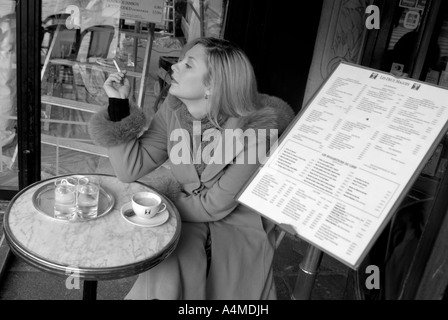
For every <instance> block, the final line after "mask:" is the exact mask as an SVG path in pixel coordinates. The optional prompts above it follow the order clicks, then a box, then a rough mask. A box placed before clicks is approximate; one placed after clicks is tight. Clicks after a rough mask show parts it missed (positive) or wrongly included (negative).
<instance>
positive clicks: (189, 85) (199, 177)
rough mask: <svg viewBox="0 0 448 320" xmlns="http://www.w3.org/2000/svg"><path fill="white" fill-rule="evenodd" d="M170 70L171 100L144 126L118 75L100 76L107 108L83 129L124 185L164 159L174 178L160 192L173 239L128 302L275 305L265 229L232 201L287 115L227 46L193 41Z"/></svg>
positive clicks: (269, 234)
mask: <svg viewBox="0 0 448 320" xmlns="http://www.w3.org/2000/svg"><path fill="white" fill-rule="evenodd" d="M172 70H173V73H172V81H171V87H170V89H169V95H168V96H167V98H166V99H165V101H164V102H163V104H162V106H161V107H160V109H159V110H158V111H157V113H156V114H155V116H154V118H153V119H152V121H151V122H150V125H149V128H148V129H147V130H145V127H147V123H146V119H145V116H144V113H143V112H142V110H141V109H138V108H135V107H130V108H129V103H128V100H127V97H128V95H129V82H128V80H127V79H126V77H125V75H124V74H123V73H115V74H112V75H110V76H109V78H108V79H107V80H106V82H105V84H104V89H105V91H106V93H107V95H108V96H109V98H110V99H109V100H110V105H109V107H108V110H105V111H104V112H100V113H98V114H96V115H95V116H94V117H93V118H92V120H91V123H90V127H89V128H90V134H91V136H92V138H93V139H94V141H96V143H97V144H100V145H103V146H106V147H108V153H109V158H110V161H111V164H112V166H113V168H114V171H115V173H116V175H117V177H118V178H119V179H120V180H122V181H125V182H131V181H135V180H137V179H140V178H142V177H144V176H145V175H148V174H149V173H150V172H151V171H153V170H154V169H155V168H157V167H158V166H160V165H161V164H162V163H164V162H165V161H166V160H167V159H168V158H169V159H170V160H171V175H172V178H171V179H166V180H164V181H165V182H166V183H165V184H164V185H159V187H158V189H159V191H160V192H162V193H165V194H166V195H168V196H169V197H170V199H171V200H172V201H173V202H174V204H175V205H176V207H177V209H178V210H179V213H180V215H181V217H182V231H181V237H180V240H179V243H178V246H177V248H176V249H175V251H174V252H173V253H172V254H171V255H170V256H169V257H168V258H167V259H166V260H164V261H163V262H162V263H160V264H159V265H157V266H156V267H154V268H152V269H150V270H148V271H146V272H144V273H142V274H140V275H139V277H138V279H137V281H136V283H135V284H134V286H133V288H132V289H131V291H130V292H129V294H128V295H127V296H126V299H275V298H276V292H275V285H274V281H273V273H272V272H273V271H272V261H273V256H274V240H275V239H274V237H275V235H274V232H273V225H272V224H271V223H269V222H267V221H266V220H264V219H263V218H262V217H261V216H260V215H258V214H257V213H254V212H253V211H251V210H250V209H249V208H247V207H244V206H242V205H239V204H238V203H237V202H236V201H235V195H236V194H237V193H238V191H239V190H240V189H241V188H242V187H243V186H244V184H245V183H246V182H247V180H248V179H249V178H250V176H251V175H252V174H253V173H254V171H255V170H256V169H257V167H258V165H259V162H260V160H261V159H262V157H260V154H259V150H265V145H266V143H267V144H268V145H271V144H272V142H273V140H275V139H276V138H277V137H278V136H279V135H280V134H281V132H282V131H283V130H284V129H285V128H286V126H287V125H288V124H289V122H290V121H291V120H292V119H293V117H294V113H293V111H292V109H291V108H290V107H289V106H288V105H287V104H286V103H285V102H284V101H282V100H280V99H279V98H275V97H270V96H267V95H263V94H259V93H258V92H257V85H256V80H255V75H254V71H253V69H252V66H251V64H250V62H249V60H248V58H247V57H246V55H245V54H244V53H243V52H242V51H241V49H239V48H238V47H237V46H235V45H234V44H232V43H230V42H228V41H226V40H222V39H216V38H200V39H196V40H194V41H193V42H191V43H189V44H188V45H187V46H186V48H185V54H184V55H183V56H182V58H181V59H180V60H179V62H178V63H176V64H175V65H173V66H172ZM260 129H261V130H260ZM142 130H143V131H144V132H143V133H141V131H142ZM266 132H267V133H266ZM246 133H249V134H246ZM254 134H255V138H256V139H253V138H254ZM186 137H187V138H186ZM229 137H230V138H229ZM235 137H236V138H235ZM254 154H257V156H256V157H254V156H253V155H254ZM261 156H262V155H261ZM254 159H256V161H254Z"/></svg>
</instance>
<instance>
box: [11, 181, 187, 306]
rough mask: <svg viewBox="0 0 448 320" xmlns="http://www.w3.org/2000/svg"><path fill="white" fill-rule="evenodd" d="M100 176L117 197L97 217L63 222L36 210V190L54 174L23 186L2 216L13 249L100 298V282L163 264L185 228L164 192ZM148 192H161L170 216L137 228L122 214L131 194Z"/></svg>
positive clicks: (104, 185) (39, 266)
mask: <svg viewBox="0 0 448 320" xmlns="http://www.w3.org/2000/svg"><path fill="white" fill-rule="evenodd" d="M88 175H92V174H88ZM96 176H98V177H100V180H101V182H100V183H101V186H102V187H103V188H104V190H106V191H107V193H109V194H110V195H112V196H113V197H114V199H115V203H114V206H113V207H112V209H111V210H110V211H109V212H107V213H106V214H104V215H102V216H100V217H98V218H96V219H92V220H89V221H61V220H57V219H55V218H53V217H51V216H49V215H47V214H45V213H43V212H42V211H41V210H38V209H37V208H36V207H35V205H34V203H35V201H33V195H34V193H35V192H36V191H37V190H39V189H41V188H42V186H43V185H44V184H49V183H51V182H52V181H53V180H54V179H55V178H51V179H47V180H43V181H39V182H36V183H34V184H32V185H30V186H28V187H27V188H25V189H23V190H21V191H20V192H19V193H18V194H17V195H16V196H15V197H14V198H13V199H12V200H11V202H10V204H9V206H8V208H7V209H6V212H5V216H4V231H5V237H6V240H7V241H8V244H9V246H10V248H11V250H12V252H13V253H14V254H15V255H17V256H18V257H20V258H22V259H24V260H25V261H26V262H28V263H29V264H31V265H33V266H35V267H36V268H38V269H41V270H43V271H47V272H50V273H53V274H57V275H62V276H65V277H68V276H70V275H72V276H73V275H74V276H79V278H80V279H82V280H84V298H85V299H86V296H88V297H87V298H95V297H96V284H97V282H96V281H98V280H111V279H119V278H124V277H129V276H133V275H136V274H138V273H141V272H144V271H146V270H148V269H150V268H152V267H154V266H155V265H157V264H159V263H160V262H161V261H163V259H165V258H166V257H167V256H168V255H169V254H171V252H172V251H173V250H174V249H175V247H176V245H177V242H178V239H179V235H180V229H181V222H180V221H181V220H180V216H179V212H178V211H177V209H176V207H175V206H174V205H173V203H172V202H171V201H170V200H169V199H168V198H166V197H165V196H164V195H162V194H160V193H158V192H157V191H155V190H154V189H152V188H150V187H148V186H146V185H144V184H142V183H139V182H133V183H123V182H120V181H119V180H118V179H117V178H116V177H114V176H110V175H103V174H96ZM145 190H146V191H147V190H149V191H152V192H154V193H157V194H158V195H160V196H161V197H162V198H163V199H164V201H165V203H166V205H167V210H168V212H169V218H168V220H167V221H166V222H165V223H164V224H162V225H160V226H156V227H140V226H136V225H133V224H131V223H129V222H128V221H126V220H125V219H124V218H123V217H122V216H121V213H120V210H121V208H122V206H123V205H125V204H127V203H128V202H129V201H130V197H131V195H132V194H134V193H136V192H139V191H145Z"/></svg>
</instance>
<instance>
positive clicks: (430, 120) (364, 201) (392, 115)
mask: <svg viewBox="0 0 448 320" xmlns="http://www.w3.org/2000/svg"><path fill="white" fill-rule="evenodd" d="M446 101H448V90H445V89H443V88H440V87H437V86H433V85H430V84H426V83H423V82H418V81H415V80H413V79H404V78H397V77H395V76H393V75H391V74H388V73H385V72H382V71H377V70H373V69H368V68H364V67H360V66H356V65H352V64H348V63H341V64H339V66H338V67H337V68H336V70H335V71H334V72H333V73H332V75H331V76H330V77H329V78H328V79H327V81H326V82H325V83H324V85H323V86H322V87H321V88H320V90H318V92H317V93H316V95H315V96H314V98H313V99H311V102H310V103H309V104H308V106H307V107H306V108H305V109H304V110H303V111H302V112H301V114H300V115H298V116H297V117H296V118H295V120H294V121H293V123H292V124H291V125H290V126H289V128H288V130H287V131H286V132H285V133H284V134H283V136H282V139H281V141H280V143H279V145H278V147H277V148H276V149H275V151H273V152H272V154H271V156H270V157H269V158H268V159H267V161H266V162H265V164H264V165H263V166H260V168H259V169H258V171H257V172H256V173H255V174H254V175H253V176H252V178H251V179H250V181H249V182H248V183H247V185H246V186H245V187H244V188H243V190H242V191H240V193H239V195H238V196H237V200H238V201H239V202H240V203H242V204H243V205H246V206H248V207H250V208H252V209H253V210H255V211H257V212H258V213H260V214H261V215H263V216H265V217H267V218H268V219H270V220H272V221H274V222H275V223H277V224H279V225H280V226H283V227H284V229H285V230H287V231H290V232H291V233H294V234H297V235H298V236H299V237H301V238H303V239H304V240H305V241H307V242H309V243H311V244H312V245H313V246H315V247H317V248H318V249H320V250H322V251H324V252H326V253H327V254H329V255H331V256H333V257H334V258H336V259H338V260H340V261H341V262H343V263H345V264H346V265H348V266H350V267H351V268H354V269H356V268H357V267H358V266H359V265H360V263H361V262H362V261H363V258H364V257H365V255H366V254H367V252H368V250H369V249H370V248H371V246H372V245H373V244H374V242H375V240H376V239H377V237H378V236H379V235H380V233H381V231H382V230H383V229H384V227H385V226H386V224H387V223H388V221H389V220H390V218H391V216H392V215H393V214H394V213H395V212H396V210H397V209H398V208H399V206H400V204H401V202H402V200H403V199H404V198H405V196H406V194H407V193H408V192H409V190H410V188H411V187H412V185H413V183H414V182H415V180H416V178H417V177H418V176H419V174H420V172H421V171H422V169H423V168H424V166H425V164H426V163H427V162H428V160H429V159H430V157H431V155H432V154H433V153H434V151H435V150H436V148H437V146H438V144H439V142H440V141H441V139H442V138H443V135H444V133H445V132H446V131H447V129H448V107H447V105H446Z"/></svg>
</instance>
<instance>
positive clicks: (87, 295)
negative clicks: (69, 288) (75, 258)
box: [82, 280, 98, 300]
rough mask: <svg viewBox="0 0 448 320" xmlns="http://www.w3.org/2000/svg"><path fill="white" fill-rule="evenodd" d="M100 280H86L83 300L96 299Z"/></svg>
mask: <svg viewBox="0 0 448 320" xmlns="http://www.w3.org/2000/svg"><path fill="white" fill-rule="evenodd" d="M97 285H98V281H95V280H84V286H83V292H82V299H83V300H96V288H97Z"/></svg>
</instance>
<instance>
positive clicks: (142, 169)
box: [89, 105, 170, 182]
mask: <svg viewBox="0 0 448 320" xmlns="http://www.w3.org/2000/svg"><path fill="white" fill-rule="evenodd" d="M168 112H170V111H169V110H168V108H167V106H166V105H162V107H161V108H160V109H159V111H158V112H157V113H156V114H155V116H154V118H153V119H152V121H151V122H150V124H149V128H148V129H147V130H145V126H146V123H147V120H146V119H145V114H144V113H143V112H142V111H141V110H140V109H138V108H137V109H136V108H131V114H130V115H129V116H128V117H126V118H124V119H122V120H121V121H118V122H112V121H110V120H109V119H108V115H107V113H105V112H103V113H99V114H97V115H95V119H93V120H91V122H90V123H89V126H90V128H89V131H90V135H91V136H92V139H93V140H94V141H95V143H96V144H99V145H103V146H105V147H107V151H108V155H109V159H110V162H111V164H112V167H113V168H114V171H115V174H116V175H117V177H118V179H119V180H121V181H123V182H133V181H136V180H138V179H140V178H141V177H143V176H144V175H146V174H148V173H149V172H151V171H152V170H154V169H155V168H157V167H158V166H160V165H161V164H162V163H163V162H164V161H165V160H166V159H167V158H168V152H167V127H168V125H167V121H168V120H167V113H168ZM142 131H143V134H141V132H142ZM139 135H141V136H139Z"/></svg>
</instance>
